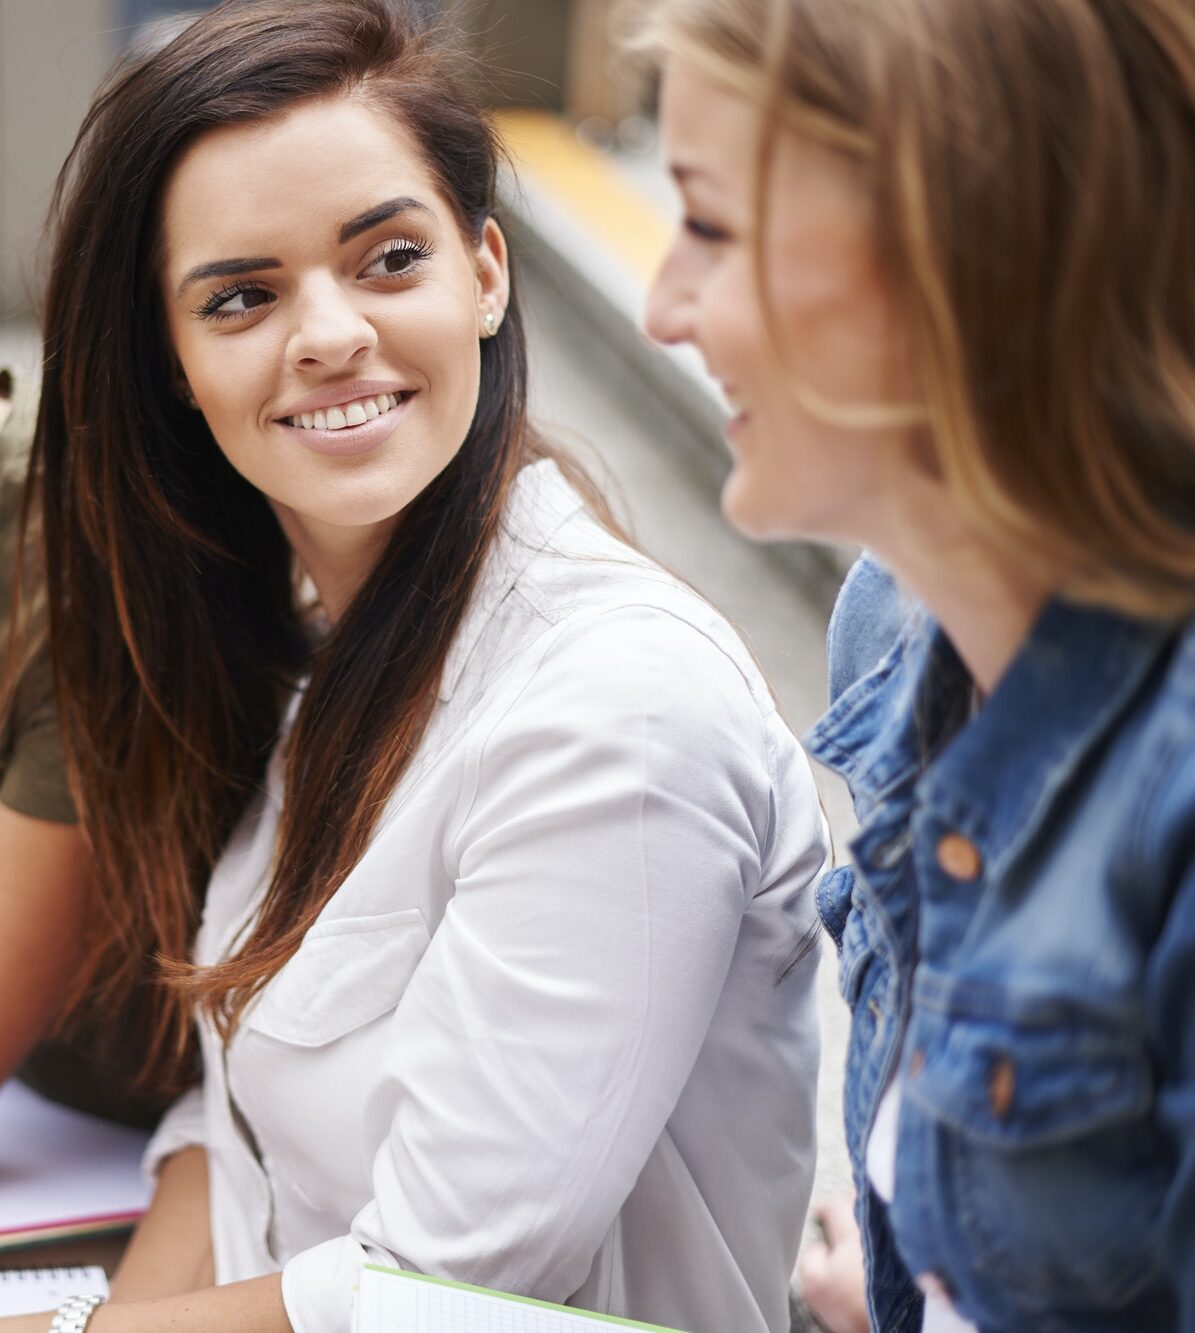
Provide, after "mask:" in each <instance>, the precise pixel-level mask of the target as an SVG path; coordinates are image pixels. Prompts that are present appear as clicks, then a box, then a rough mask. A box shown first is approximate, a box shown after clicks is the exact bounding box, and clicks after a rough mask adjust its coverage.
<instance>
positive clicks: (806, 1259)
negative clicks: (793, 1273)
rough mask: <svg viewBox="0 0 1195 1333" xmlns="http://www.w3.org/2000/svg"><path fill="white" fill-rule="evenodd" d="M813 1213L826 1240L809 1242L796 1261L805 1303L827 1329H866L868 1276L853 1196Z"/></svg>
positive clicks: (849, 1332) (848, 1332) (842, 1332)
mask: <svg viewBox="0 0 1195 1333" xmlns="http://www.w3.org/2000/svg"><path fill="white" fill-rule="evenodd" d="M815 1216H816V1217H817V1220H818V1221H819V1222H820V1223H821V1227H822V1230H823V1232H825V1236H826V1239H825V1242H824V1243H823V1242H818V1243H817V1244H814V1245H810V1246H809V1247H808V1248H807V1249H806V1250H805V1251H804V1252H803V1253H802V1255H801V1257H800V1259H799V1260H798V1261H797V1276H798V1278H799V1279H800V1283H801V1295H802V1296H803V1297H804V1300H805V1304H806V1305H807V1306H808V1307H809V1310H810V1312H811V1313H812V1314H813V1315H814V1317H815V1318H816V1319H817V1321H818V1323H819V1324H821V1326H822V1327H823V1328H824V1329H826V1333H868V1330H869V1328H870V1326H871V1325H870V1321H869V1319H868V1315H867V1276H866V1273H865V1271H864V1267H863V1245H862V1243H861V1242H860V1240H859V1229H858V1227H856V1226H855V1212H854V1198H853V1197H852V1196H851V1195H850V1194H840V1195H839V1196H838V1197H837V1198H834V1199H831V1200H830V1201H829V1202H828V1203H825V1204H823V1205H822V1206H821V1207H820V1208H819V1209H818V1210H817V1212H816V1214H815Z"/></svg>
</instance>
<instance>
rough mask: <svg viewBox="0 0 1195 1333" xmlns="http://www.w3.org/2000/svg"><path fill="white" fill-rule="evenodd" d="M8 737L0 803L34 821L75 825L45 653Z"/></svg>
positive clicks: (21, 695)
mask: <svg viewBox="0 0 1195 1333" xmlns="http://www.w3.org/2000/svg"><path fill="white" fill-rule="evenodd" d="M5 732H6V741H7V744H6V745H5V747H4V749H5V751H6V753H5V754H4V756H3V758H2V759H0V770H2V776H0V802H3V803H4V804H5V805H6V806H8V808H9V809H10V810H15V811H17V813H18V814H22V815H31V816H32V817H33V818H34V819H48V820H52V821H53V822H55V823H58V824H73V823H76V822H77V820H76V815H75V805H74V802H73V801H72V799H71V793H70V787H69V786H68V784H67V780H66V763H65V760H64V759H63V755H62V742H61V738H60V736H59V731H58V716H57V713H56V711H55V708H54V692H53V687H52V684H51V679H50V662H49V657H48V654H47V653H46V651H45V649H44V648H43V649H42V650H41V651H39V652H38V653H37V655H36V656H35V657H34V658H33V659H32V661H30V663H29V665H28V666H27V667H26V669H25V673H24V675H23V676H22V677H21V681H20V683H19V684H18V686H17V689H16V691H15V697H14V700H13V709H12V716H11V717H10V718H8V725H7V727H6V728H5Z"/></svg>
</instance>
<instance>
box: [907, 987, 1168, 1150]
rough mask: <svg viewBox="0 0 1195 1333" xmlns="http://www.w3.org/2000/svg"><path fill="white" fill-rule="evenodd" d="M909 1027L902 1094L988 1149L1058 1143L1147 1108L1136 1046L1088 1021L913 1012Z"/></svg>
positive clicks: (1145, 1066) (1146, 1084)
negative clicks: (1015, 1019) (909, 1052)
mask: <svg viewBox="0 0 1195 1333" xmlns="http://www.w3.org/2000/svg"><path fill="white" fill-rule="evenodd" d="M915 1029H916V1032H915V1035H914V1031H913V1029H911V1030H910V1041H911V1042H912V1047H911V1050H912V1055H911V1058H910V1061H909V1062H908V1066H907V1068H908V1075H907V1079H906V1083H905V1090H906V1094H907V1095H908V1096H909V1097H910V1098H911V1099H912V1100H914V1101H916V1102H918V1103H920V1104H921V1106H922V1107H924V1108H925V1109H926V1110H928V1111H929V1112H930V1113H931V1114H932V1115H933V1116H935V1117H936V1118H937V1119H939V1120H941V1121H944V1122H945V1123H947V1124H949V1125H951V1126H953V1127H954V1128H955V1129H957V1130H958V1131H959V1132H960V1133H963V1134H966V1135H969V1136H970V1137H971V1138H973V1139H977V1140H981V1141H983V1142H985V1143H988V1144H990V1145H992V1146H995V1147H1004V1148H1010V1149H1015V1148H1037V1147H1042V1146H1045V1145H1047V1144H1051V1143H1061V1142H1065V1141H1066V1140H1068V1139H1073V1138H1077V1137H1079V1136H1081V1135H1084V1134H1089V1133H1092V1132H1094V1131H1096V1130H1099V1129H1102V1128H1106V1127H1108V1126H1111V1125H1113V1124H1115V1123H1117V1122H1124V1121H1131V1120H1134V1119H1137V1118H1139V1117H1140V1116H1142V1115H1144V1114H1145V1113H1146V1112H1147V1111H1148V1109H1149V1107H1150V1105H1151V1104H1152V1100H1153V1076H1152V1073H1151V1070H1150V1066H1149V1063H1148V1061H1147V1059H1146V1057H1145V1054H1144V1051H1143V1049H1142V1048H1141V1046H1140V1045H1139V1044H1138V1043H1136V1042H1134V1041H1133V1040H1132V1039H1131V1037H1130V1036H1128V1035H1127V1034H1125V1033H1121V1032H1117V1031H1115V1030H1114V1029H1112V1028H1111V1027H1107V1026H1103V1025H1100V1024H1099V1023H1098V1022H1097V1021H1095V1020H1094V1019H1090V1018H1089V1019H1086V1020H1082V1019H1076V1018H1075V1017H1070V1018H1068V1019H1067V1020H1066V1021H1061V1022H1057V1023H1052V1024H1045V1023H1043V1024H1037V1023H1032V1022H1025V1023H1013V1022H1009V1021H1008V1020H1005V1019H994V1018H979V1017H975V1016H966V1017H962V1016H950V1015H944V1016H939V1015H928V1016H927V1015H925V1014H924V1013H922V1014H921V1015H919V1016H918V1018H917V1019H916V1020H915Z"/></svg>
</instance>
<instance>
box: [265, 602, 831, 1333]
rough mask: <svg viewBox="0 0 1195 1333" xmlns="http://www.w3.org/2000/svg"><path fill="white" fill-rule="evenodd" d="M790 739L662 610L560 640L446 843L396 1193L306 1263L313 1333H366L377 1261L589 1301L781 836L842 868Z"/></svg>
mask: <svg viewBox="0 0 1195 1333" xmlns="http://www.w3.org/2000/svg"><path fill="white" fill-rule="evenodd" d="M766 723H767V718H766V717H765V712H764V710H763V709H762V708H761V705H760V703H759V702H758V701H757V700H756V698H755V697H754V696H753V694H752V691H751V689H750V687H749V686H748V684H747V681H746V679H745V678H744V675H743V673H742V671H741V670H740V669H739V667H738V666H737V665H736V664H735V663H734V662H732V661H731V659H730V658H729V657H728V656H727V655H726V654H725V653H724V652H723V651H722V650H721V649H720V648H719V647H718V646H716V645H715V644H714V643H712V642H711V641H710V640H709V639H708V638H707V637H705V635H704V634H703V633H701V632H700V631H699V630H697V629H696V628H694V627H693V626H691V625H688V624H686V623H684V622H682V621H679V620H676V619H674V618H673V617H671V616H669V615H666V614H662V613H661V612H660V611H658V610H655V609H646V608H645V609H642V610H640V609H638V608H636V609H634V610H630V611H628V610H625V609H624V610H623V611H621V612H619V613H617V614H610V615H606V616H597V617H594V618H592V619H590V620H589V621H588V622H586V623H583V624H581V625H575V624H574V625H571V626H569V627H568V629H567V631H566V632H564V633H562V634H561V635H560V637H559V638H558V639H557V640H556V641H555V643H554V645H553V646H552V647H551V648H550V649H549V651H548V652H547V654H546V655H545V657H544V658H543V660H542V662H541V664H540V666H539V668H538V670H537V671H536V672H535V673H534V675H533V676H532V678H531V679H530V682H529V683H528V684H527V686H526V687H525V688H524V689H523V691H522V693H521V694H520V695H519V697H518V698H517V699H515V700H514V702H513V703H512V704H511V705H510V707H509V709H508V711H507V712H506V714H505V716H504V717H503V718H502V720H501V722H500V723H499V724H498V726H497V727H496V728H495V729H494V730H493V732H492V734H491V735H490V736H489V738H488V741H487V742H486V743H485V745H484V748H483V750H482V752H481V755H480V759H479V762H478V766H477V772H476V780H475V783H474V784H473V787H472V790H471V791H469V792H466V794H465V797H464V804H463V813H462V817H461V818H460V820H459V822H458V823H457V826H456V828H457V831H456V834H455V837H454V838H453V840H452V846H450V847H448V848H446V855H447V856H448V857H450V858H451V859H452V863H453V864H455V866H456V867H457V868H458V869H457V877H456V893H455V896H454V898H453V899H452V901H451V902H450V904H449V907H448V910H447V913H446V915H445V917H444V919H443V922H442V923H441V925H440V926H439V928H438V930H437V931H436V933H435V935H434V936H433V939H432V942H431V945H430V946H429V949H428V951H427V953H426V954H425V956H424V958H423V960H422V961H421V963H420V965H419V967H418V969H417V971H416V973H415V976H414V977H413V978H412V980H411V983H410V985H409V987H408V989H407V991H406V993H405V994H404V996H403V999H402V1001H401V1003H400V1005H399V1009H398V1011H397V1014H396V1016H395V1017H396V1021H395V1024H394V1027H393V1030H394V1032H395V1033H396V1034H397V1035H396V1038H395V1044H394V1046H393V1049H391V1050H390V1051H389V1053H388V1056H387V1067H386V1077H387V1078H389V1079H391V1080H393V1083H394V1085H395V1087H396V1088H397V1094H398V1095H397V1106H398V1110H397V1114H396V1116H395V1118H394V1121H393V1123H392V1125H391V1126H390V1128H389V1132H388V1134H387V1135H386V1137H385V1141H384V1143H383V1145H382V1147H381V1149H380V1151H379V1152H378V1153H377V1155H376V1158H375V1160H374V1164H373V1186H374V1197H373V1198H372V1200H371V1201H370V1202H369V1203H368V1204H367V1206H366V1207H364V1208H363V1209H362V1210H361V1211H360V1212H359V1214H358V1215H357V1216H356V1218H355V1220H354V1222H353V1225H352V1230H351V1234H350V1235H348V1236H345V1237H343V1238H340V1239H337V1240H332V1241H329V1242H326V1243H325V1244H323V1245H321V1246H318V1247H316V1248H314V1249H311V1250H308V1251H305V1252H303V1253H301V1254H299V1255H297V1256H295V1257H294V1258H293V1259H292V1260H291V1261H290V1262H289V1263H288V1264H287V1265H286V1267H285V1269H284V1272H283V1298H284V1301H285V1303H286V1308H287V1311H288V1314H289V1316H290V1319H291V1322H292V1324H293V1325H294V1327H295V1329H296V1330H299V1333H316V1330H319V1333H331V1331H333V1330H342V1329H347V1313H346V1312H347V1308H348V1301H347V1297H346V1292H347V1291H348V1287H347V1286H346V1283H348V1282H350V1281H351V1279H352V1277H354V1276H355V1274H356V1271H357V1268H358V1266H359V1265H360V1263H361V1262H362V1261H366V1260H369V1261H374V1262H379V1261H380V1262H383V1263H389V1264H395V1263H396V1264H397V1265H398V1266H400V1267H406V1268H414V1269H418V1270H421V1271H431V1272H435V1273H438V1274H442V1275H446V1276H450V1277H452V1278H454V1279H456V1280H458V1281H464V1282H469V1283H475V1284H477V1285H481V1286H488V1287H496V1288H499V1289H503V1290H510V1291H518V1292H533V1293H534V1294H535V1295H536V1296H538V1297H540V1298H543V1299H546V1300H551V1301H563V1300H565V1299H567V1298H568V1296H569V1295H571V1294H572V1293H573V1292H574V1291H576V1290H577V1289H578V1288H579V1287H580V1286H581V1285H582V1283H583V1282H584V1280H585V1278H586V1276H587V1274H588V1272H589V1269H590V1266H591V1263H592V1260H593V1256H594V1255H595V1253H596V1252H597V1251H598V1249H599V1247H600V1245H601V1243H602V1241H603V1239H604V1238H605V1236H606V1234H607V1232H608V1231H609V1230H610V1228H611V1226H612V1225H613V1224H614V1221H615V1218H616V1216H617V1214H618V1211H619V1209H620V1207H621V1206H622V1204H623V1201H624V1200H625V1198H626V1196H627V1195H628V1194H629V1192H630V1190H631V1189H632V1187H633V1186H634V1184H635V1181H636V1179H637V1178H638V1176H639V1174H640V1171H641V1170H642V1168H643V1166H644V1164H645V1162H646V1160H647V1158H648V1156H649V1154H650V1153H651V1151H652V1149H653V1147H654V1145H655V1144H656V1142H657V1140H658V1139H659V1138H660V1135H661V1133H662V1132H663V1130H664V1126H665V1124H666V1122H667V1120H668V1118H669V1116H670V1115H671V1113H672V1111H673V1108H674V1107H675V1105H676V1102H677V1100H678V1098H679V1096H680V1094H681V1091H682V1090H683V1088H684V1086H685V1083H686V1081H687V1080H688V1078H689V1075H690V1071H691V1070H692V1068H693V1065H694V1062H695V1060H696V1058H697V1055H698V1052H699V1050H700V1048H701V1046H702V1043H703V1041H704V1039H705V1036H706V1032H707V1029H708V1028H709V1026H710V1023H711V1018H712V1016H713V1013H714V1010H715V1007H716V1005H717V1003H718V999H719V995H720V993H721V991H722V988H723V985H724V982H725V979H726V977H727V973H728V969H729V965H730V961H731V956H732V953H733V951H734V948H735V944H736V939H737V936H738V932H739V927H740V921H741V918H742V917H743V914H744V912H745V910H746V908H747V906H748V904H749V903H750V902H751V900H752V898H753V896H754V895H756V894H757V893H760V892H762V891H763V890H764V889H765V887H766V885H765V884H764V883H763V873H762V871H761V867H763V866H765V865H767V866H768V872H767V873H768V877H769V881H771V880H774V879H781V878H787V880H788V882H789V883H790V884H791V880H792V878H793V875H792V865H790V864H785V865H783V866H780V865H773V864H769V855H768V852H769V845H770V842H771V839H772V832H771V830H772V827H773V823H774V821H776V820H783V819H785V818H787V817H788V816H789V814H790V813H791V815H792V818H793V819H794V821H798V822H799V827H801V828H804V829H807V830H808V834H809V838H808V841H809V842H810V843H811V844H812V843H816V844H817V845H816V846H807V847H805V846H802V847H799V848H796V847H795V846H794V843H793V842H788V843H787V848H788V851H789V856H788V861H790V862H791V861H794V860H797V861H801V862H802V864H803V871H804V875H805V878H806V879H808V878H809V877H811V876H812V875H813V874H814V873H815V872H816V870H817V868H818V867H819V866H820V864H821V861H822V858H823V855H824V846H823V844H822V841H821V840H822V836H823V835H822V827H823V826H822V822H821V819H820V816H819V814H818V812H817V808H816V795H815V793H814V789H813V786H812V782H811V781H809V782H808V784H807V785H798V786H797V787H795V788H793V789H795V790H799V791H800V792H801V793H802V797H803V798H805V797H807V802H808V804H809V805H810V807H811V808H810V809H809V810H804V809H802V810H792V811H791V812H790V811H789V810H786V809H785V808H783V806H782V807H781V808H780V809H778V810H776V809H774V808H773V799H774V796H775V791H774V784H773V776H772V773H771V771H770V764H769V754H768V749H769V745H768V739H767V738H768V728H767V725H766ZM793 749H794V751H796V746H795V743H794V744H793ZM796 758H797V760H800V762H801V764H802V765H804V761H803V757H802V756H800V754H799V751H796ZM802 771H803V772H804V774H805V777H806V778H807V777H808V768H807V765H804V766H803V770H802ZM772 859H773V860H775V859H777V858H772Z"/></svg>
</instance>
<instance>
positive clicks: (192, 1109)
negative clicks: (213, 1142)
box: [141, 1084, 207, 1185]
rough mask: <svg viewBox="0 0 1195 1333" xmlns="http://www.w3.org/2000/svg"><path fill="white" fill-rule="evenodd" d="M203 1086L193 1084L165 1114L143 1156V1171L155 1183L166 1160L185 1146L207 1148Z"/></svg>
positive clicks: (147, 1178) (150, 1181) (151, 1182)
mask: <svg viewBox="0 0 1195 1333" xmlns="http://www.w3.org/2000/svg"><path fill="white" fill-rule="evenodd" d="M206 1147H207V1129H206V1120H205V1115H204V1109H203V1086H202V1084H201V1085H200V1086H198V1087H195V1088H189V1089H188V1090H187V1091H186V1092H184V1093H183V1095H182V1096H181V1097H180V1098H179V1099H178V1101H176V1102H175V1103H174V1105H173V1106H172V1107H171V1108H170V1109H169V1110H168V1111H167V1112H166V1114H165V1115H164V1116H163V1117H162V1120H161V1123H160V1124H159V1125H158V1127H157V1129H156V1130H155V1131H154V1133H153V1136H152V1138H151V1139H150V1141H149V1143H148V1144H147V1145H146V1149H145V1152H144V1154H143V1155H142V1158H141V1173H142V1175H144V1177H145V1178H146V1180H147V1181H149V1183H150V1184H151V1185H152V1184H153V1183H154V1182H155V1180H156V1179H157V1176H158V1172H159V1171H160V1170H161V1169H162V1163H163V1162H165V1161H166V1159H167V1158H168V1157H173V1156H174V1155H175V1153H180V1152H182V1151H183V1149H184V1148H206Z"/></svg>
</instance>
